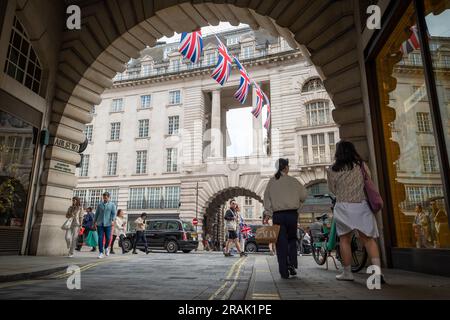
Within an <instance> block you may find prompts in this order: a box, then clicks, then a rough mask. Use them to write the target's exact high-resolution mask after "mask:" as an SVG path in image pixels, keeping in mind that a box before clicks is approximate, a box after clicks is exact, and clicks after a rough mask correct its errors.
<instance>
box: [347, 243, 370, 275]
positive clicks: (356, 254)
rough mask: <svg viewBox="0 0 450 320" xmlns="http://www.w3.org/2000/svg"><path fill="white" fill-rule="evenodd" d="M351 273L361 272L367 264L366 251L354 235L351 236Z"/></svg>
mask: <svg viewBox="0 0 450 320" xmlns="http://www.w3.org/2000/svg"><path fill="white" fill-rule="evenodd" d="M351 247H352V272H353V273H357V272H359V271H361V270H362V269H363V268H364V267H365V266H366V262H367V257H368V255H367V251H366V248H365V247H364V245H363V244H362V242H361V241H360V240H359V238H358V237H357V236H356V235H355V234H354V235H353V236H352V243H351Z"/></svg>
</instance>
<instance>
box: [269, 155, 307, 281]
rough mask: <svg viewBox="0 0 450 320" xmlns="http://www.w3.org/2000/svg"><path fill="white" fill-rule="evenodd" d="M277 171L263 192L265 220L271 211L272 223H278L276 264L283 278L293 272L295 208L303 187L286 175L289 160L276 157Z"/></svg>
mask: <svg viewBox="0 0 450 320" xmlns="http://www.w3.org/2000/svg"><path fill="white" fill-rule="evenodd" d="M276 169H277V173H276V174H275V176H274V177H273V178H271V179H270V180H269V183H268V184H267V188H266V191H265V193H264V209H265V215H264V221H263V223H264V224H267V223H268V220H269V218H270V216H272V215H273V218H272V219H273V224H274V225H279V226H280V233H279V236H278V241H277V244H276V248H277V250H276V251H277V258H278V267H279V271H280V275H281V277H282V278H283V279H288V278H289V275H291V276H295V275H296V274H297V272H296V271H295V269H297V268H298V262H297V221H298V212H299V210H300V208H301V206H302V204H303V202H304V201H305V200H306V197H307V193H306V189H305V187H304V186H303V185H302V184H301V183H300V182H299V181H298V180H297V179H296V178H294V177H291V176H289V160H287V159H279V160H278V161H277V163H276Z"/></svg>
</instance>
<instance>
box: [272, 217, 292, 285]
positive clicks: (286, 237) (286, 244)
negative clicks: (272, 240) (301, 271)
mask: <svg viewBox="0 0 450 320" xmlns="http://www.w3.org/2000/svg"><path fill="white" fill-rule="evenodd" d="M297 221H298V213H297V210H287V211H277V212H274V214H273V224H276V225H279V226H280V234H279V236H278V241H277V258H278V268H279V271H280V274H281V275H282V276H284V277H288V276H289V271H288V267H294V268H296V269H297V268H298V261H297Z"/></svg>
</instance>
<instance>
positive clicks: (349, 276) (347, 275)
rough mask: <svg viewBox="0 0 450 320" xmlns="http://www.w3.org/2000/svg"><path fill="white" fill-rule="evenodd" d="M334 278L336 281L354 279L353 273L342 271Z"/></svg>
mask: <svg viewBox="0 0 450 320" xmlns="http://www.w3.org/2000/svg"><path fill="white" fill-rule="evenodd" d="M336 280H338V281H354V280H355V278H354V277H353V273H351V272H350V273H348V272H342V273H341V274H339V275H337V276H336Z"/></svg>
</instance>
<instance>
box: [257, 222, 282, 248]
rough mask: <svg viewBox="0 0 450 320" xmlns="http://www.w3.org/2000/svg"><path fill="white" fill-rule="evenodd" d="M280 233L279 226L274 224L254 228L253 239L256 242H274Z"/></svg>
mask: <svg viewBox="0 0 450 320" xmlns="http://www.w3.org/2000/svg"><path fill="white" fill-rule="evenodd" d="M279 233H280V226H279V225H277V224H274V225H273V226H266V227H261V228H258V229H257V230H256V234H255V239H256V243H258V244H269V243H276V242H277V241H278V235H279Z"/></svg>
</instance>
